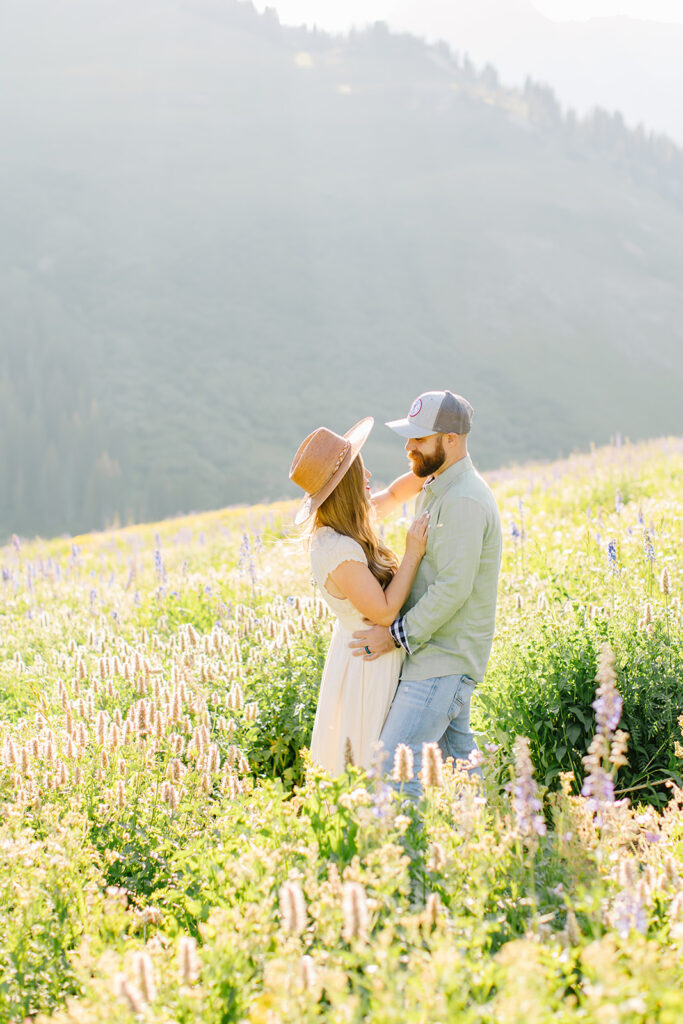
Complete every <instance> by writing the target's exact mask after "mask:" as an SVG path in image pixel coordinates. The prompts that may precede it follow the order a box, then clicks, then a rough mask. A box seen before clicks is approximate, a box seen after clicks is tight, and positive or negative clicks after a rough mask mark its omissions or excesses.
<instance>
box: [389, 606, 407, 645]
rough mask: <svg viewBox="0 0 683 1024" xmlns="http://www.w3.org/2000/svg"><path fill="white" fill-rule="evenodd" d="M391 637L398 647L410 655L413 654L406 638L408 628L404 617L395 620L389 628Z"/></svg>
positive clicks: (400, 616)
mask: <svg viewBox="0 0 683 1024" xmlns="http://www.w3.org/2000/svg"><path fill="white" fill-rule="evenodd" d="M389 629H390V631H391V635H392V637H393V640H394V644H395V645H396V647H402V648H403V649H404V651H407V652H408V654H412V651H411V650H410V647H409V646H408V638H407V637H406V628H405V625H404V616H403V615H399V617H398V618H397V619H394V621H393V622H392V624H391V625H390V626H389Z"/></svg>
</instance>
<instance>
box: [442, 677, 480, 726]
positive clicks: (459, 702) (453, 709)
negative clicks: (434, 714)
mask: <svg viewBox="0 0 683 1024" xmlns="http://www.w3.org/2000/svg"><path fill="white" fill-rule="evenodd" d="M475 685H476V683H475V682H474V680H473V679H470V677H469V676H460V677H459V679H458V682H457V685H456V687H455V693H454V694H453V699H452V701H451V704H450V707H449V709H448V717H449V718H450V719H451V721H453V719H454V718H457V717H458V715H459V714H460V712H461V711H462V709H463V708H464V706H465V703H466V702H467V704H469V702H470V699H471V697H472V693H471V690H470V689H468V688H471V689H474V687H475Z"/></svg>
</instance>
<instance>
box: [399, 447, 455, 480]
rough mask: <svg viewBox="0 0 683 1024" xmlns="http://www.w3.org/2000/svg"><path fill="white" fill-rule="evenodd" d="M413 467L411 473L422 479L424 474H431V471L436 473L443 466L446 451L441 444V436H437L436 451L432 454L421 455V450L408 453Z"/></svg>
mask: <svg viewBox="0 0 683 1024" xmlns="http://www.w3.org/2000/svg"><path fill="white" fill-rule="evenodd" d="M408 458H409V459H410V461H411V463H412V467H413V473H414V474H415V476H419V477H420V479H423V478H424V477H426V476H431V475H432V473H436V472H437V471H438V470H439V469H441V467H442V466H443V464H444V462H445V461H446V452H445V450H444V446H443V440H442V438H440V437H439V438H438V440H437V443H436V451H435V452H433V454H432V455H423V454H422V453H421V452H414V453H413V454H412V455H409V456H408Z"/></svg>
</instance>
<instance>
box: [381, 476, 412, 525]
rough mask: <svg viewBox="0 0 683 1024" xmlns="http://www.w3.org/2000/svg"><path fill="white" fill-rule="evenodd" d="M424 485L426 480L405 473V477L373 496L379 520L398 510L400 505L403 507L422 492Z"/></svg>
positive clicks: (399, 478) (400, 477)
mask: <svg viewBox="0 0 683 1024" xmlns="http://www.w3.org/2000/svg"><path fill="white" fill-rule="evenodd" d="M423 484H424V480H422V479H421V478H420V477H419V476H415V474H414V473H404V475H403V476H399V477H397V478H396V480H394V482H393V483H391V484H389V486H388V487H386V488H385V489H384V490H383V491H378V492H377V493H376V494H373V495H372V497H371V501H372V504H373V505H374V507H375V512H376V513H377V515H378V516H379V518H380V519H384V518H385V517H386V516H388V515H390V514H391V513H392V512H393V511H394V509H396V508H398V506H399V505H403V503H404V502H406V501H410V499H411V498H414V497H415V495H416V494H419V493H420V491H421V490H422V485H423Z"/></svg>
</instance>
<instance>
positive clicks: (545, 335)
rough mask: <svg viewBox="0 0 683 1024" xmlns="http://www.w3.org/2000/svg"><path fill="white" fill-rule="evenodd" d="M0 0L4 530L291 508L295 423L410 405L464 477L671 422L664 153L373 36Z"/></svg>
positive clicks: (416, 48)
mask: <svg viewBox="0 0 683 1024" xmlns="http://www.w3.org/2000/svg"><path fill="white" fill-rule="evenodd" d="M2 10H3V31H2V33H0V118H1V119H2V123H3V141H4V145H3V149H2V153H1V154H0V189H1V194H2V196H3V202H2V204H1V205H0V238H2V245H1V246H0V357H1V363H0V396H1V401H0V468H1V471H2V480H3V488H2V492H1V497H0V532H2V534H4V535H8V534H9V533H11V532H17V533H21V534H32V533H34V532H41V533H45V534H48V533H57V532H63V531H67V532H71V533H76V532H78V531H81V530H84V529H86V528H91V527H99V526H102V525H104V524H105V523H107V522H111V521H113V520H114V519H116V518H118V519H120V520H123V521H126V520H129V519H135V520H139V519H143V518H144V519H148V518H159V517H161V516H164V515H169V514H173V513H175V512H176V511H181V510H189V509H200V508H209V507H217V506H221V505H224V504H227V503H235V502H240V501H255V500H259V499H262V498H277V497H280V496H287V495H292V494H293V493H294V492H293V489H292V488H291V486H290V485H289V483H288V480H287V470H288V467H289V463H290V459H291V456H292V454H293V452H294V450H295V449H296V446H297V444H298V443H299V441H300V440H301V438H302V437H303V435H304V434H305V433H307V432H308V431H310V430H312V429H313V428H314V427H316V426H318V425H319V424H320V423H321V422H324V423H327V424H328V425H329V426H331V427H333V428H334V429H337V430H343V429H345V428H346V427H348V426H350V425H351V424H352V423H353V422H355V420H357V419H359V418H360V417H361V416H364V415H367V414H368V413H372V414H374V415H375V416H376V417H377V418H378V419H379V420H380V421H381V420H382V419H386V418H389V417H395V416H399V415H403V414H405V412H406V411H407V408H408V406H409V404H410V401H411V399H412V398H413V397H414V395H415V394H416V393H418V392H419V391H422V390H426V389H428V388H434V387H449V388H451V389H453V390H455V391H461V392H462V393H464V394H466V395H467V396H468V397H469V398H470V400H471V401H472V403H473V405H474V406H475V410H476V419H475V428H474V431H473V435H472V450H473V453H474V456H475V459H476V460H477V462H478V463H479V465H481V466H483V467H484V468H486V467H491V466H494V465H503V464H505V463H507V462H510V461H513V460H517V459H521V458H536V457H542V456H554V455H556V454H557V453H566V452H568V451H571V450H572V449H574V448H576V447H586V446H587V445H588V444H589V442H590V441H593V440H594V441H596V442H600V441H603V440H606V439H607V438H608V437H609V436H610V435H611V434H614V433H615V432H617V431H621V432H622V433H623V434H627V435H630V436H631V437H633V438H637V437H645V436H654V435H661V434H666V433H678V432H680V428H681V415H680V394H681V388H682V386H683V344H682V342H683V292H682V291H681V288H680V283H681V280H682V278H683V156H682V155H681V153H680V151H679V150H677V149H676V148H675V146H674V145H673V144H672V143H671V142H669V141H668V140H666V139H664V138H659V137H657V138H654V137H651V136H648V135H647V133H645V132H643V131H641V132H638V133H634V132H629V131H627V130H626V129H625V128H624V125H623V122H622V121H621V119H620V118H619V117H618V116H612V115H608V114H606V113H604V112H597V113H596V114H595V115H594V116H592V117H590V118H589V119H587V120H585V121H577V120H576V119H575V118H573V117H567V116H565V115H563V113H562V111H561V109H560V107H559V105H558V103H557V101H556V99H555V97H554V96H553V94H552V93H551V92H550V91H549V90H548V89H546V88H544V87H542V86H538V85H534V84H532V83H529V84H528V85H527V87H526V88H525V89H524V90H523V92H521V93H517V92H513V91H510V90H506V89H503V88H502V87H501V86H500V84H499V82H498V79H497V76H496V73H495V71H494V70H493V69H492V68H486V69H484V70H479V71H478V70H476V69H475V68H474V67H472V65H471V64H470V63H469V62H468V60H467V59H466V58H465V57H464V56H463V55H462V54H457V53H455V52H452V51H451V50H449V49H448V48H447V47H446V46H443V45H441V46H436V47H427V46H426V45H424V44H423V43H421V42H419V41H418V40H416V39H413V38H412V37H409V36H395V35H391V34H390V33H389V32H388V31H387V30H386V28H385V27H384V26H383V25H377V26H375V27H374V28H373V29H370V30H368V31H367V32H363V33H356V34H352V35H351V36H350V37H348V38H341V37H335V38H333V37H329V36H325V35H323V34H321V33H316V32H307V31H305V30H303V29H290V28H283V27H281V26H280V25H279V24H278V22H277V20H276V19H275V17H274V16H273V15H271V14H266V15H264V16H258V15H257V14H256V12H255V11H254V9H253V8H252V7H251V5H250V4H248V3H247V4H243V3H237V2H235V0H221V2H219V0H205V2H196V3H195V2H181V3H173V4H169V3H161V2H155V0H139V2H136V3H133V2H131V0H125V2H117V3H113V2H109V0H87V2H86V0H73V2H71V3H69V4H68V5H54V4H52V3H49V2H48V0H21V3H20V2H19V0H10V2H4V3H3V4H2ZM367 453H368V461H369V463H370V465H371V466H372V468H373V469H374V471H375V478H376V479H377V478H387V477H389V476H390V475H392V474H393V473H394V472H396V471H398V470H400V469H401V468H402V466H403V461H402V453H401V446H400V442H399V441H398V439H396V438H395V437H394V436H393V435H392V434H391V433H390V432H389V431H388V430H386V429H385V428H384V427H383V426H382V425H381V423H380V424H379V425H378V427H377V428H376V430H375V433H374V435H373V437H372V438H371V440H370V442H369V443H368V446H367Z"/></svg>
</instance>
